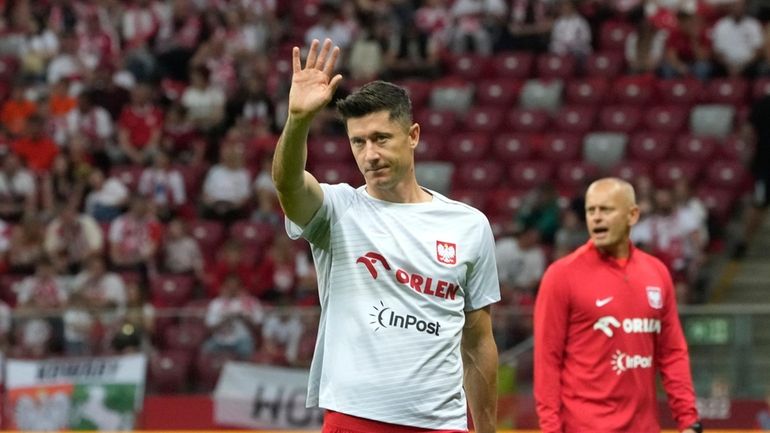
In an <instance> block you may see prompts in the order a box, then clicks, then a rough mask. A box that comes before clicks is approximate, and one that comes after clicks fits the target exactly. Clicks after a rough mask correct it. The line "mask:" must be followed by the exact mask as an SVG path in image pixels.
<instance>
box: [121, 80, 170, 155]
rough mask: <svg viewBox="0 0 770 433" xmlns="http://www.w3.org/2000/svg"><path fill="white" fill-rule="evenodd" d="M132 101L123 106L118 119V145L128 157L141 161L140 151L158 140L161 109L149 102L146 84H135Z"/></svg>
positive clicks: (149, 96) (161, 116)
mask: <svg viewBox="0 0 770 433" xmlns="http://www.w3.org/2000/svg"><path fill="white" fill-rule="evenodd" d="M131 98H132V102H131V105H128V106H126V107H124V108H123V112H122V113H121V114H120V119H118V136H119V138H120V146H121V149H122V150H123V152H125V153H126V154H127V155H128V157H129V158H130V159H131V160H132V161H134V162H136V163H142V162H145V161H143V160H144V159H145V158H144V155H142V153H141V152H137V151H141V150H144V149H145V148H153V147H155V146H157V145H158V144H159V142H160V137H161V131H162V128H163V111H161V110H160V108H158V107H156V106H155V105H153V104H152V102H151V91H150V88H149V87H148V86H146V85H142V84H140V85H137V86H136V88H134V91H133V93H132V95H131Z"/></svg>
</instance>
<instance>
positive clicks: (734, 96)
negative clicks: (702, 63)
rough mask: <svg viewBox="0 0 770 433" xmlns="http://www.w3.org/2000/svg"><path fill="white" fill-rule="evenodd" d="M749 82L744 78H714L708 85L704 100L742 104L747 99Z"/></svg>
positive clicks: (713, 102)
mask: <svg viewBox="0 0 770 433" xmlns="http://www.w3.org/2000/svg"><path fill="white" fill-rule="evenodd" d="M748 94H749V84H748V83H747V82H746V80H744V79H742V78H714V79H712V80H711V81H709V83H708V84H707V85H706V92H705V95H704V98H703V101H704V102H708V103H711V104H732V105H741V104H744V103H745V102H746V101H747V99H746V98H747V96H748Z"/></svg>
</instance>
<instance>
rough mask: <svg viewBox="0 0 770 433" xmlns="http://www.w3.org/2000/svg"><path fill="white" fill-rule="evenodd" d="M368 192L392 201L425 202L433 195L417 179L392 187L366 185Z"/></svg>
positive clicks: (374, 196) (378, 197)
mask: <svg viewBox="0 0 770 433" xmlns="http://www.w3.org/2000/svg"><path fill="white" fill-rule="evenodd" d="M366 192H367V193H368V194H369V195H370V196H371V197H373V198H376V199H378V200H382V201H389V202H392V203H423V202H429V201H431V200H433V196H432V195H431V194H430V193H428V192H427V191H425V190H424V189H422V188H421V187H420V185H418V184H417V180H416V179H411V180H406V181H404V182H402V183H400V184H398V185H396V186H394V187H392V188H377V187H375V186H373V185H368V184H367V185H366Z"/></svg>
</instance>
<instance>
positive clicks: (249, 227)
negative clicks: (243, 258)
mask: <svg viewBox="0 0 770 433" xmlns="http://www.w3.org/2000/svg"><path fill="white" fill-rule="evenodd" d="M273 236H275V227H273V226H272V225H270V224H267V223H258V222H252V221H248V220H239V221H236V222H234V223H233V225H232V226H231V227H230V238H231V239H238V240H239V241H241V242H242V243H244V244H248V245H253V246H257V247H261V248H266V247H267V246H269V245H270V243H271V242H272V241H273Z"/></svg>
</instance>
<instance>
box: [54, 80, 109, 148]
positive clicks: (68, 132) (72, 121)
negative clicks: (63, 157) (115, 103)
mask: <svg viewBox="0 0 770 433" xmlns="http://www.w3.org/2000/svg"><path fill="white" fill-rule="evenodd" d="M65 128H66V129H65V139H64V143H65V144H66V143H68V142H70V141H71V140H72V138H73V136H75V135H82V136H83V137H85V138H86V139H87V143H88V150H89V153H91V154H104V155H108V154H109V152H111V151H110V147H111V146H112V145H113V143H112V139H113V134H114V126H113V123H112V118H111V117H110V113H108V112H107V110H105V109H104V108H103V107H101V106H99V105H96V95H95V94H94V92H93V91H91V90H84V91H83V93H81V94H80V95H78V100H77V109H75V110H72V111H70V112H69V114H67V118H66V126H65ZM112 153H113V154H114V153H115V152H114V151H112Z"/></svg>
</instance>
